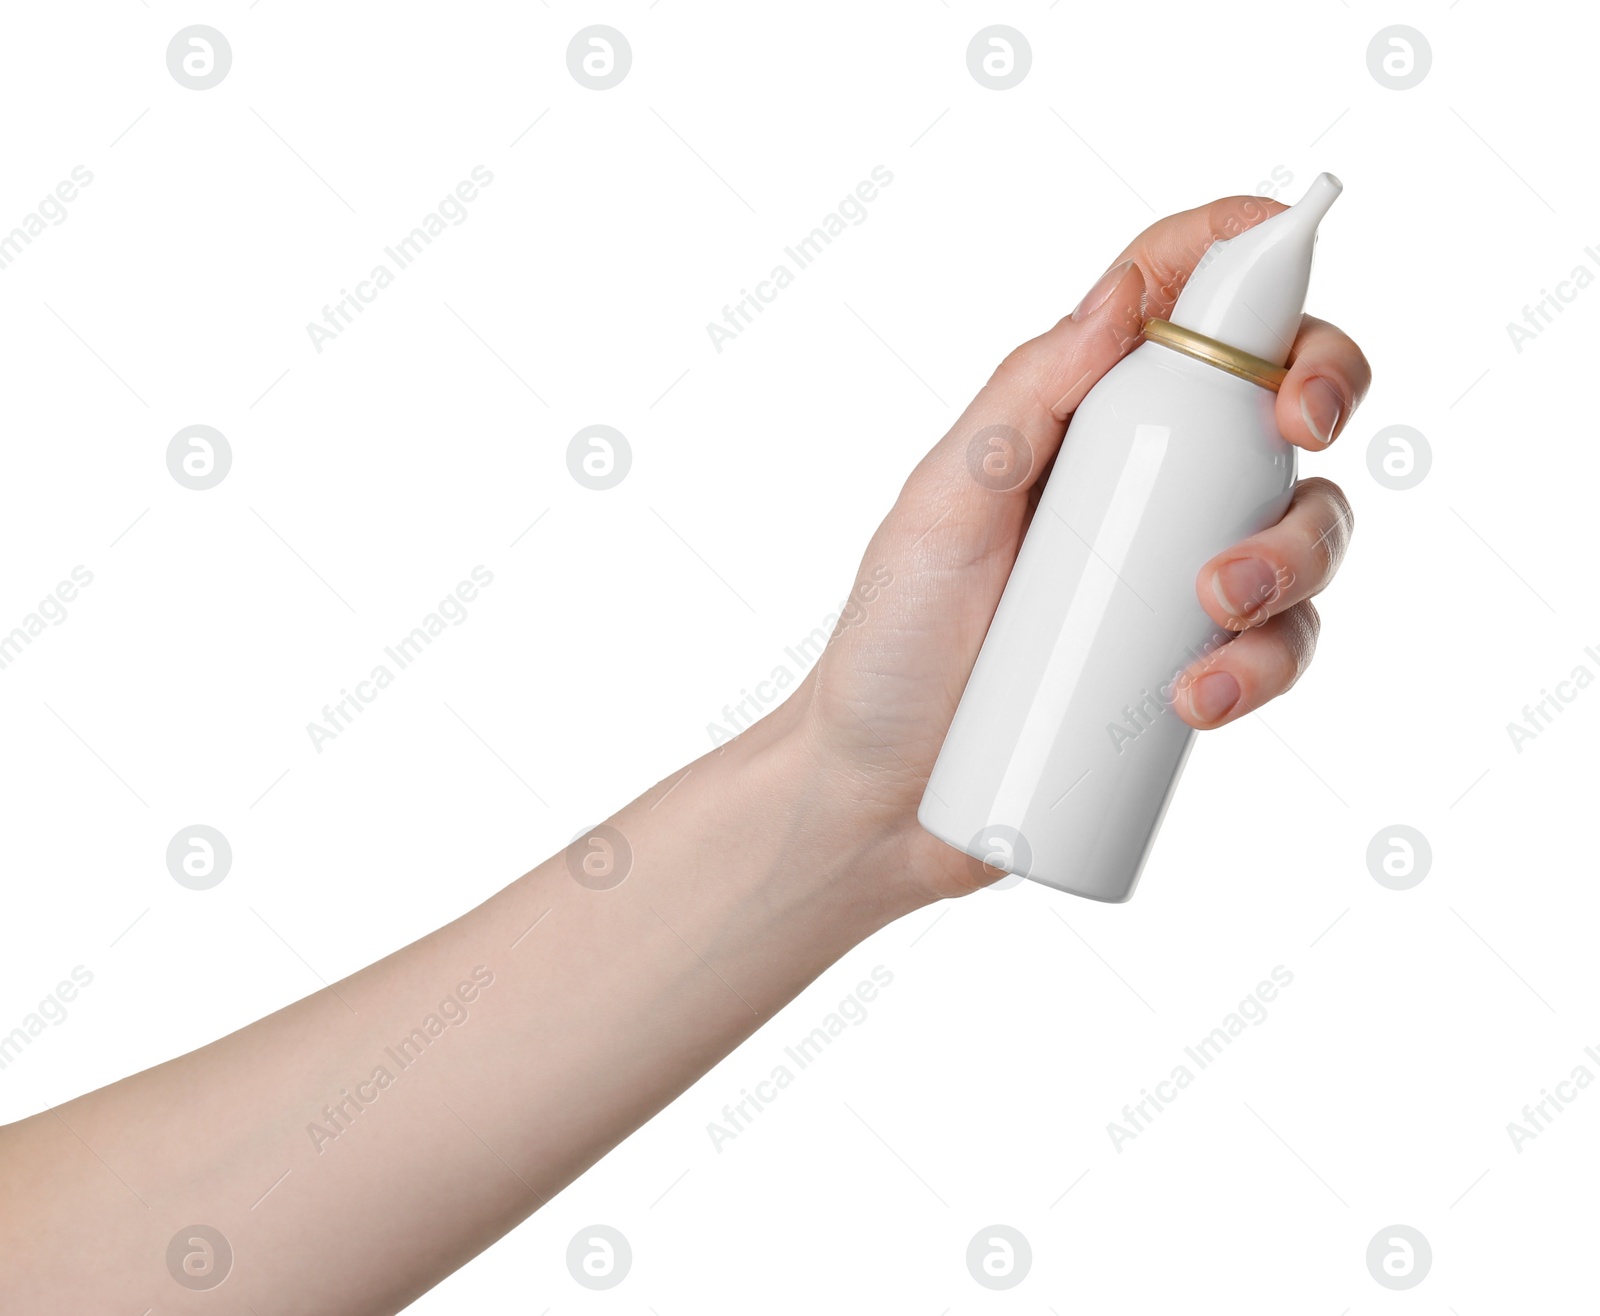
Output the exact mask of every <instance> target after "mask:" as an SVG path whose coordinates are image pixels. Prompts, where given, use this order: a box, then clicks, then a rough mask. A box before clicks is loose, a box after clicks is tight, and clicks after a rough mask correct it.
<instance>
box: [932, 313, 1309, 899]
mask: <svg viewBox="0 0 1600 1316" xmlns="http://www.w3.org/2000/svg"><path fill="white" fill-rule="evenodd" d="M1275 396H1276V395H1275V394H1273V393H1272V392H1270V391H1269V390H1267V389H1264V388H1262V387H1260V386H1259V385H1256V384H1252V383H1249V382H1247V381H1245V380H1242V379H1238V378H1236V377H1234V376H1232V375H1229V374H1227V373H1225V372H1223V371H1221V370H1218V369H1216V368H1215V367H1213V366H1210V365H1206V364H1204V363H1203V362H1200V361H1196V360H1194V359H1192V358H1190V357H1187V356H1184V355H1182V354H1180V353H1178V352H1175V351H1173V350H1171V349H1170V348H1167V347H1164V346H1162V345H1160V344H1157V343H1145V344H1143V345H1142V346H1140V347H1138V348H1136V349H1135V350H1134V351H1133V352H1132V353H1130V354H1129V355H1128V356H1127V357H1125V358H1124V359H1123V360H1122V361H1121V362H1119V363H1118V364H1117V365H1116V366H1115V367H1114V368H1113V369H1112V370H1111V371H1110V372H1109V373H1108V374H1107V375H1106V377H1105V378H1104V379H1103V380H1101V381H1100V383H1099V384H1097V385H1096V386H1095V388H1094V389H1093V390H1092V391H1091V392H1090V394H1089V396H1088V397H1087V398H1086V399H1085V400H1084V403H1083V405H1082V406H1080V407H1079V409H1078V411H1077V413H1076V414H1075V415H1074V417H1073V419H1072V423H1071V425H1070V427H1069V428H1068V431H1067V436H1066V440H1065V442H1064V444H1063V446H1062V450H1061V453H1060V455H1059V457H1058V458H1057V461H1056V466H1055V469H1054V471H1053V472H1052V473H1051V476H1050V480H1049V483H1048V485H1047V486H1046V488H1045V491H1044V493H1043V495H1042V497H1041V499H1040V503H1039V508H1038V511H1037V512H1036V514H1035V516H1034V519H1033V524H1032V526H1031V527H1030V528H1029V531H1028V534H1027V536H1026V538H1025V539H1024V541H1023V545H1022V549H1021V552H1020V554H1019V555H1018V558H1017V562H1016V566H1015V567H1014V568H1013V570H1012V573H1011V578H1010V581H1009V582H1008V584H1007V586H1006V589H1005V593H1004V595H1003V596H1002V598H1001V601H1000V605H999V608H998V609H997V611H996V612H995V617H994V621H993V623H992V624H991V626H990V628H989V633H988V636H987V638H986V639H985V641H984V645H983V649H982V652H981V653H980V654H979V656H978V660H977V664H976V666H975V667H974V669H973V672H972V676H971V678H970V679H969V681H968V683H967V688H966V692H965V694H964V695H963V697H962V700H961V704H960V707H959V709H958V710H957V712H956V715H955V720H954V722H953V723H952V725H951V728H950V732H949V735H948V736H947V737H946V739H945V743H944V747H943V749H942V751H941V752H940V755H939V759H938V762H937V764H936V765H935V767H934V771H933V775H932V778H931V779H930V781H929V783H928V788H927V791H926V792H925V794H924V795H923V799H922V805H921V808H920V809H919V811H918V819H919V821H920V822H921V823H922V825H923V826H924V827H925V828H926V829H927V830H928V831H930V832H932V833H933V834H934V835H935V836H937V837H939V838H940V839H941V840H944V841H946V842H948V843H949V844H951V845H953V846H955V847H957V848H958V849H962V850H965V851H966V852H967V853H968V854H971V855H973V856H975V857H977V858H980V859H983V860H985V861H986V862H988V863H990V864H992V865H993V866H994V867H998V868H1004V869H1006V870H1007V871H1010V872H1019V873H1022V874H1023V875H1024V876H1027V877H1030V878H1032V879H1033V880H1035V881H1038V882H1043V883H1046V884H1047V885H1049V886H1053V887H1057V888H1059V889H1061V890H1063V891H1070V892H1073V893H1075V894H1077V895H1081V896H1088V897H1091V898H1093V899H1096V900H1109V901H1121V900H1126V899H1127V898H1128V897H1129V896H1130V895H1131V894H1132V892H1133V887H1134V883H1135V882H1136V881H1137V879H1138V876H1139V872H1140V870H1141V868H1142V867H1143V866H1144V862H1145V858H1146V856H1147V854H1148V852H1149V849H1150V845H1151V842H1152V841H1153V840H1154V837H1155V833H1156V829H1157V827H1158V826H1159V825H1160V822H1161V818H1162V815H1163V814H1164V813H1165V811H1166V807H1167V802H1168V800H1169V799H1170V798H1171V795H1172V791H1173V787H1174V786H1175V785H1176V784H1177V780H1178V775H1179V773H1180V772H1181V771H1182V769H1183V764H1184V760H1185V758H1186V757H1187V755H1188V752H1189V748H1190V744H1191V740H1192V738H1193V735H1194V733H1193V732H1192V731H1191V730H1190V728H1189V727H1188V726H1187V725H1186V724H1185V723H1184V722H1183V721H1181V720H1180V719H1179V717H1178V715H1177V714H1176V713H1175V712H1173V711H1172V709H1171V708H1170V706H1169V696H1170V694H1171V693H1172V691H1171V683H1172V682H1173V679H1174V678H1175V677H1176V676H1177V675H1178V674H1179V673H1181V672H1182V671H1183V670H1184V669H1185V668H1186V667H1187V666H1188V665H1189V664H1190V663H1191V662H1193V661H1194V660H1195V659H1197V658H1201V657H1203V656H1204V655H1205V654H1206V653H1207V652H1208V651H1210V650H1211V649H1212V648H1214V647H1215V646H1216V645H1217V644H1219V643H1221V642H1224V641H1225V640H1226V639H1227V636H1228V633H1227V632H1225V631H1222V630H1220V629H1219V628H1218V627H1217V626H1216V624H1215V623H1214V622H1212V620H1211V619H1210V617H1209V616H1208V615H1207V614H1206V612H1205V610H1204V609H1203V608H1202V607H1201V606H1200V602H1199V599H1198V597H1197V596H1196V593H1195V579H1196V576H1197V574H1198V572H1199V569H1200V567H1201V566H1202V565H1204V563H1205V562H1206V561H1207V560H1208V559H1209V558H1211V557H1212V556H1214V555H1215V554H1216V553H1219V552H1221V551H1222V550H1223V549H1225V548H1228V547H1229V546H1230V545H1232V544H1234V543H1236V542H1237V541H1238V540H1240V539H1243V538H1244V537H1245V536H1246V535H1249V534H1253V533H1254V532H1255V531H1257V530H1260V529H1264V528H1265V527H1267V526H1269V525H1272V524H1274V523H1275V522H1277V521H1278V520H1279V519H1281V517H1282V515H1283V512H1284V510H1285V508H1286V507H1287V505H1288V501H1289V497H1290V494H1291V492H1292V490H1293V488H1294V482H1295V467H1296V463H1295V449H1294V448H1293V447H1292V446H1291V445H1290V444H1288V443H1287V442H1285V441H1284V440H1283V438H1282V437H1281V436H1280V435H1279V434H1278V429H1277V424H1276V422H1275V420H1274V418H1273V404H1274V401H1275Z"/></svg>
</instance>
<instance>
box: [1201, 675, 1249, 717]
mask: <svg viewBox="0 0 1600 1316" xmlns="http://www.w3.org/2000/svg"><path fill="white" fill-rule="evenodd" d="M1238 702H1239V683H1238V682H1237V681H1235V680H1234V679H1233V677H1231V676H1229V675H1228V673H1226V672H1209V673H1207V674H1206V675H1205V676H1202V677H1201V678H1200V679H1199V680H1198V681H1196V682H1195V683H1194V684H1193V685H1191V686H1190V687H1189V712H1190V713H1191V714H1192V715H1193V716H1194V719H1195V721H1196V722H1215V721H1216V720H1217V719H1218V718H1220V717H1226V716H1227V714H1228V711H1229V710H1230V709H1231V708H1232V707H1233V706H1234V705H1235V704H1237V703H1238Z"/></svg>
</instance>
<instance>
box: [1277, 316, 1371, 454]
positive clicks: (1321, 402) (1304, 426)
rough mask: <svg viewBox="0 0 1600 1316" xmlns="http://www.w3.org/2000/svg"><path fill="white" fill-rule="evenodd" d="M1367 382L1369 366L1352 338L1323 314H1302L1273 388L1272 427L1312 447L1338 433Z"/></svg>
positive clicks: (1315, 448)
mask: <svg viewBox="0 0 1600 1316" xmlns="http://www.w3.org/2000/svg"><path fill="white" fill-rule="evenodd" d="M1371 383H1372V367H1371V366H1370V365H1368V364H1367V358H1366V357H1365V356H1364V355H1363V354H1362V351H1361V349H1360V348H1359V347H1357V346H1356V345H1355V342H1354V341H1353V340H1352V339H1351V338H1350V337H1349V335H1347V334H1345V333H1344V332H1342V331H1341V330H1339V329H1336V328H1334V327H1333V326H1332V325H1331V324H1329V323H1328V322H1327V321H1326V320H1319V319H1317V318H1316V317H1315V316H1312V315H1307V316H1304V317H1303V318H1302V319H1301V322H1300V332H1299V334H1298V335H1296V337H1295V340H1294V349H1293V351H1291V352H1290V353H1289V377H1288V378H1287V379H1285V380H1284V381H1283V387H1282V388H1280V389H1279V390H1278V403H1277V420H1278V430H1279V432H1280V433H1281V434H1282V435H1283V437H1284V438H1286V439H1288V440H1289V442H1290V443H1293V444H1297V445H1298V446H1299V447H1302V448H1309V449H1311V450H1312V451H1313V452H1315V451H1320V450H1321V449H1323V448H1326V447H1327V446H1328V445H1329V444H1330V443H1332V442H1333V441H1334V439H1336V438H1338V437H1339V431H1340V430H1341V429H1343V428H1344V425H1345V422H1346V421H1348V420H1349V419H1350V413H1351V412H1352V411H1354V410H1355V409H1356V408H1357V407H1358V406H1360V405H1361V399H1362V398H1364V397H1365V396H1366V395H1367V388H1368V386H1369V385H1370V384H1371Z"/></svg>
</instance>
